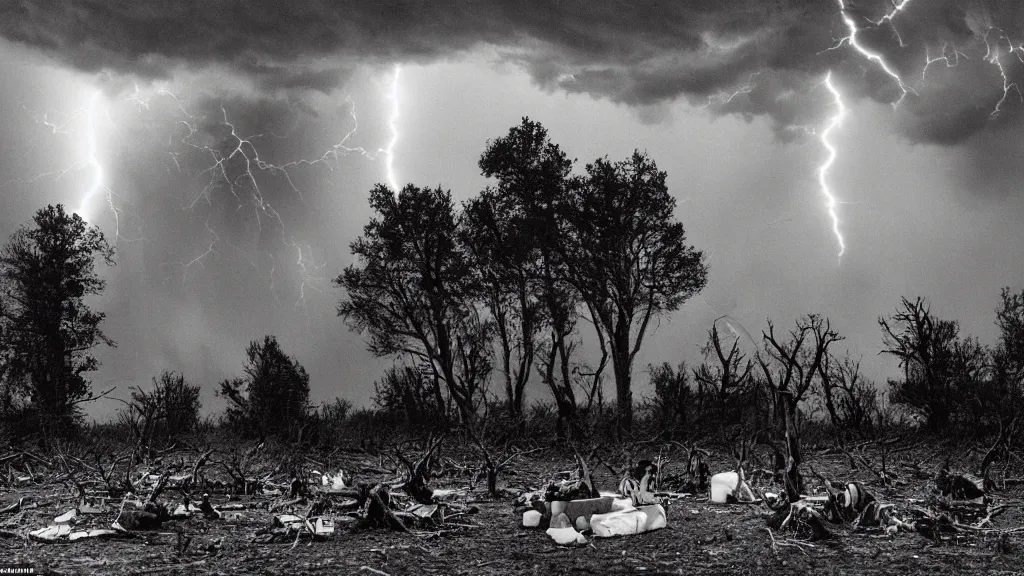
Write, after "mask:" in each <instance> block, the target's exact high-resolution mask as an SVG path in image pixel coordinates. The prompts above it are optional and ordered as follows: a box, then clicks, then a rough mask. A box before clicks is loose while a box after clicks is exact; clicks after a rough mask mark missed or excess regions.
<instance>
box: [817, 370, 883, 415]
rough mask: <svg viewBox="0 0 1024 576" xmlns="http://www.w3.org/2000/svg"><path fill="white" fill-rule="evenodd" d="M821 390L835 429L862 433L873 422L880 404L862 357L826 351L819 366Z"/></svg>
mask: <svg viewBox="0 0 1024 576" xmlns="http://www.w3.org/2000/svg"><path fill="white" fill-rule="evenodd" d="M818 376H819V377H820V380H819V384H820V386H819V391H820V393H821V399H822V401H823V403H824V404H825V410H826V411H827V412H828V415H829V419H830V420H831V421H832V425H833V426H834V427H835V428H836V430H838V431H840V432H843V431H847V430H852V431H856V432H862V431H864V429H865V428H867V427H868V426H870V425H871V413H872V412H873V411H874V409H875V407H876V405H877V393H876V391H875V387H874V384H873V383H872V382H870V381H868V380H866V379H865V378H864V376H863V374H862V373H861V371H860V360H854V359H852V358H851V357H850V355H849V354H847V355H846V356H844V357H843V358H842V360H839V359H836V358H835V357H833V355H832V354H826V355H825V357H824V358H822V362H821V364H820V365H819V366H818Z"/></svg>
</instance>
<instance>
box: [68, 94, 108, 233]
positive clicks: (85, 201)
mask: <svg viewBox="0 0 1024 576" xmlns="http://www.w3.org/2000/svg"><path fill="white" fill-rule="evenodd" d="M102 95H103V93H102V92H101V91H100V90H97V91H96V92H94V93H93V95H92V97H91V98H90V99H89V103H88V104H87V105H86V115H85V142H86V157H87V160H86V166H88V167H89V168H90V170H92V184H91V185H90V186H89V188H88V189H87V190H86V191H85V194H84V195H83V196H82V200H81V202H80V203H79V204H78V209H77V210H75V214H78V215H79V216H81V217H82V218H83V219H86V220H88V219H89V207H90V204H91V203H92V200H93V197H94V196H96V194H98V193H100V192H103V191H104V190H105V188H106V185H105V184H104V181H105V178H106V174H105V172H106V170H104V168H103V164H102V163H100V160H99V150H98V148H99V146H98V144H97V142H96V116H97V115H98V114H99V107H100V98H101V96H102Z"/></svg>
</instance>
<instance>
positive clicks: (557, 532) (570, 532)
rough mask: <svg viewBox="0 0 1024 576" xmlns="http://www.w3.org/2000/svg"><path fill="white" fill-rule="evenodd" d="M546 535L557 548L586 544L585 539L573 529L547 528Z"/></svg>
mask: <svg viewBox="0 0 1024 576" xmlns="http://www.w3.org/2000/svg"><path fill="white" fill-rule="evenodd" d="M547 535H548V536H550V537H551V539H552V540H554V541H555V544H558V545H559V546H579V545H581V544H586V543H587V539H586V538H585V537H584V536H583V534H580V533H579V532H577V531H576V529H575V528H572V527H569V528H548V529H547Z"/></svg>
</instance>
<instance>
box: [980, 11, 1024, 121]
mask: <svg viewBox="0 0 1024 576" xmlns="http://www.w3.org/2000/svg"><path fill="white" fill-rule="evenodd" d="M992 30H997V31H998V32H999V38H1000V39H1005V40H1006V43H1007V44H1008V45H1009V46H1010V54H1011V55H1013V56H1016V57H1017V59H1018V60H1020V61H1021V62H1024V56H1022V53H1024V46H1022V45H1016V46H1015V45H1014V44H1013V42H1012V41H1011V40H1010V38H1009V36H1007V35H1006V33H1005V32H1003V31H1002V30H999V29H998V28H990V29H989V30H988V31H987V32H985V48H986V49H987V51H986V52H985V61H986V62H988V63H989V64H993V65H994V66H995V67H996V68H997V69H998V70H999V76H1000V77H1001V78H1002V79H1003V97H1002V98H1000V99H999V102H996V107H995V109H994V110H992V113H991V114H989V117H991V118H996V117H997V116H999V115H1000V114H1001V113H1002V111H1003V104H1005V103H1006V99H1007V98H1009V96H1010V90H1013V91H1015V92H1017V96H1018V97H1019V98H1020V99H1021V101H1022V102H1024V94H1021V92H1020V87H1019V86H1017V83H1016V82H1011V81H1010V79H1009V77H1008V76H1007V75H1006V69H1005V68H1003V62H1002V60H1000V59H999V58H1000V56H1001V53H1000V50H999V43H998V40H997V41H996V47H995V48H993V47H992V45H991V44H989V41H988V36H989V34H990V33H991V32H992Z"/></svg>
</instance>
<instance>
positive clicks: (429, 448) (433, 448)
mask: <svg viewBox="0 0 1024 576" xmlns="http://www.w3.org/2000/svg"><path fill="white" fill-rule="evenodd" d="M443 441H444V436H436V437H435V436H433V435H431V436H430V437H429V438H427V443H426V447H425V448H424V449H423V452H422V453H421V454H420V456H419V457H418V458H416V461H415V462H414V461H412V460H410V459H409V458H407V457H406V456H405V454H403V453H402V451H401V450H400V449H399V448H398V447H397V446H396V447H395V449H394V453H395V456H396V457H397V458H398V460H399V461H400V462H401V463H402V464H403V465H404V466H405V468H406V477H405V482H404V483H403V484H402V489H403V490H405V493H406V494H408V495H409V496H412V497H413V499H415V500H416V501H417V502H419V503H421V504H431V503H432V502H433V501H434V491H433V490H432V489H431V488H430V487H428V486H427V484H428V483H429V482H430V477H431V468H432V465H433V457H434V453H435V452H437V449H438V448H440V447H441V443H442V442H443Z"/></svg>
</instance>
